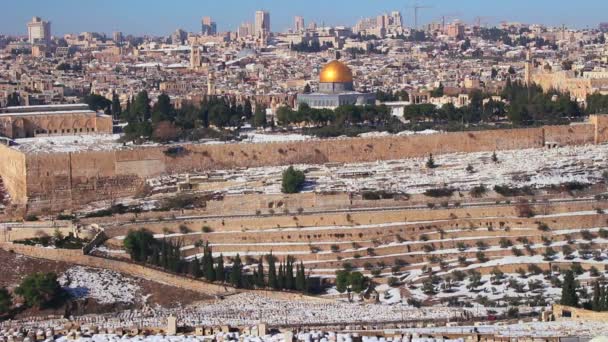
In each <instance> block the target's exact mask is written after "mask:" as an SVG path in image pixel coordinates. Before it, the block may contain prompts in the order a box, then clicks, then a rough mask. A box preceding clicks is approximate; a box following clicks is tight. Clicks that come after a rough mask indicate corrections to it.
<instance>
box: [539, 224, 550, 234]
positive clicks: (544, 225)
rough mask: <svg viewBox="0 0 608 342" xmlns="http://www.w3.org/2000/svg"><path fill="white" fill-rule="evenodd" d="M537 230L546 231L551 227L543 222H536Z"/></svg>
mask: <svg viewBox="0 0 608 342" xmlns="http://www.w3.org/2000/svg"><path fill="white" fill-rule="evenodd" d="M537 227H538V230H540V231H541V232H548V231H550V230H551V228H549V225H547V224H546V223H544V222H538V226H537Z"/></svg>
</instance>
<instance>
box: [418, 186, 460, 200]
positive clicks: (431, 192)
mask: <svg viewBox="0 0 608 342" xmlns="http://www.w3.org/2000/svg"><path fill="white" fill-rule="evenodd" d="M454 191H456V190H454V189H452V188H438V189H428V190H427V191H425V192H424V195H425V196H427V197H435V198H439V197H452V195H453V194H454Z"/></svg>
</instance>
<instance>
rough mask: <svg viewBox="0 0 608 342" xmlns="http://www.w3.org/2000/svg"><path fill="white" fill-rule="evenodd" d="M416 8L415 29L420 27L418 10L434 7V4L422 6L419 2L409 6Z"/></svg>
mask: <svg viewBox="0 0 608 342" xmlns="http://www.w3.org/2000/svg"><path fill="white" fill-rule="evenodd" d="M408 8H409V9H413V10H414V29H418V11H419V10H421V9H427V8H433V7H432V6H421V5H419V4H418V3H416V4H414V5H413V6H410V7H408Z"/></svg>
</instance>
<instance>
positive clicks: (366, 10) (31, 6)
mask: <svg viewBox="0 0 608 342" xmlns="http://www.w3.org/2000/svg"><path fill="white" fill-rule="evenodd" d="M161 4H162V2H160V1H155V0H153V1H148V2H146V5H145V6H143V3H142V2H141V1H139V0H137V1H133V2H129V4H128V5H126V6H125V5H124V4H121V3H120V2H119V1H117V0H108V1H104V2H100V1H91V2H87V3H78V4H77V5H75V4H74V3H73V2H70V1H67V0H57V1H53V2H52V3H50V2H48V3H47V2H44V3H41V2H40V1H37V0H25V1H21V2H19V3H14V4H12V5H11V6H10V8H9V9H10V11H5V12H4V13H5V14H3V15H0V18H1V19H2V20H0V33H1V34H9V35H22V36H25V35H26V34H27V32H26V30H25V28H24V25H23V23H25V22H27V21H29V20H31V18H32V17H33V16H40V17H42V18H44V19H45V20H48V21H51V22H52V23H53V34H56V35H63V34H66V33H80V32H85V31H86V32H104V33H108V34H109V33H111V32H113V31H122V32H125V33H126V34H135V35H141V34H151V35H160V36H166V35H169V34H171V32H173V31H174V30H175V29H177V28H182V29H184V30H186V31H189V32H199V31H200V22H201V18H203V17H205V16H210V17H212V18H213V19H214V21H216V22H217V26H218V31H236V30H237V29H238V26H239V25H240V24H241V23H242V22H253V21H254V14H255V11H257V10H265V11H268V12H270V14H271V17H272V18H273V19H272V31H274V32H283V31H285V30H287V29H291V28H293V20H294V16H302V17H304V19H305V20H306V22H307V23H308V22H311V21H315V22H317V24H319V25H321V24H323V23H325V24H327V25H347V26H352V25H354V24H355V23H356V22H357V20H359V19H360V18H363V17H369V16H375V15H377V14H380V13H383V12H389V11H393V10H398V11H400V12H402V14H403V18H404V21H405V24H406V25H407V26H412V25H413V10H412V9H411V8H409V7H411V6H412V5H413V4H414V2H403V1H393V0H386V1H381V2H378V1H361V2H356V3H355V4H352V3H351V2H348V1H346V0H338V1H332V2H322V1H319V0H311V1H307V2H293V3H290V4H289V5H286V4H283V3H281V2H280V1H277V0H256V1H248V2H243V1H240V0H227V1H223V2H217V3H209V2H205V3H199V2H197V1H193V0H183V1H180V6H173V7H169V8H166V7H165V6H162V5H161ZM418 4H419V5H422V6H429V7H431V8H426V9H424V10H421V11H420V13H419V18H420V19H419V20H420V23H421V24H426V23H429V22H433V21H439V20H441V17H443V16H445V17H446V18H447V19H449V20H453V19H460V20H462V21H464V22H473V21H474V20H475V19H476V17H479V16H481V17H483V18H482V19H481V20H482V22H483V23H487V24H490V25H493V24H496V23H498V22H501V21H519V22H525V23H540V24H546V25H555V26H560V25H562V24H563V25H567V26H572V27H578V28H586V27H597V25H598V23H600V22H602V21H605V20H604V18H603V13H605V12H606V10H608V3H606V2H603V1H601V0H586V1H581V2H579V3H577V5H578V9H577V11H576V12H575V13H570V12H568V11H567V10H568V9H569V8H568V6H569V4H568V3H567V2H565V1H550V0H539V1H535V2H533V3H530V2H524V1H523V0H514V1H510V2H509V4H506V3H494V2H493V3H486V2H484V1H481V0H466V1H462V2H459V3H452V2H447V1H445V0H427V1H420V2H418ZM524 4H525V5H526V6H527V7H526V8H525V10H524V7H523V6H524ZM87 13H105V14H104V15H98V16H95V17H94V18H92V17H90V16H87ZM75 14H76V15H75Z"/></svg>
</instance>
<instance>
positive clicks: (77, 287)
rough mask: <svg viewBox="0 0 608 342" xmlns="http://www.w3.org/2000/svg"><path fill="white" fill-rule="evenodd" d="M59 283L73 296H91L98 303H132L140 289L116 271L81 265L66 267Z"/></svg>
mask: <svg viewBox="0 0 608 342" xmlns="http://www.w3.org/2000/svg"><path fill="white" fill-rule="evenodd" d="M59 283H60V284H61V286H62V287H63V288H64V289H65V290H66V291H67V292H68V293H69V294H70V295H72V296H73V297H76V298H92V299H95V300H96V301H97V302H98V303H100V304H115V303H127V304H131V303H134V302H135V298H136V296H137V295H138V294H139V293H140V290H141V289H140V287H139V286H138V285H136V284H135V282H134V281H133V280H132V279H129V278H126V277H124V276H122V275H121V274H119V273H117V272H113V271H109V270H103V269H93V268H86V267H81V266H76V267H72V268H70V269H68V270H67V271H66V272H65V273H64V274H63V275H61V277H60V278H59Z"/></svg>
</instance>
